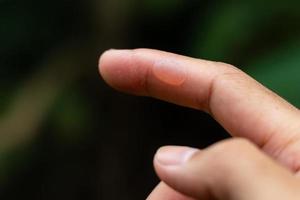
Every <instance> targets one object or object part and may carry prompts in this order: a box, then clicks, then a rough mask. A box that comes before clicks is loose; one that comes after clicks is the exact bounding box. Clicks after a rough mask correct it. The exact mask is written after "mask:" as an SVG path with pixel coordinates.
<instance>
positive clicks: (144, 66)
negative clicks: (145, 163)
mask: <svg viewBox="0 0 300 200" xmlns="http://www.w3.org/2000/svg"><path fill="white" fill-rule="evenodd" d="M99 67H100V73H101V75H102V77H103V78H104V80H105V81H106V82H107V83H108V84H110V85H111V86H112V87H114V88H116V89H118V90H121V91H125V92H130V93H133V94H136V95H146V96H152V97H155V98H158V99H162V100H166V101H169V102H172V103H176V104H179V105H183V106H188V107H192V108H195V109H199V110H203V111H206V112H208V113H209V114H211V115H212V116H213V117H214V118H215V119H216V120H217V121H218V122H219V123H220V124H222V125H223V127H224V128H225V129H226V130H227V131H228V132H229V133H230V134H231V135H232V136H235V137H236V138H233V139H229V140H225V141H221V142H218V143H216V144H214V145H212V146H211V147H208V148H207V149H204V150H198V149H193V148H188V147H163V148H161V149H160V150H158V152H157V154H156V155H155V158H154V166H155V169H156V172H157V174H158V175H159V177H160V179H161V180H162V182H161V183H160V184H159V185H158V186H157V187H156V189H154V191H153V192H152V193H151V194H150V196H149V197H148V200H190V199H221V200H223V199H224V200H225V199H230V200H233V199H237V200H248V199H249V200H250V199H251V200H260V199H261V200H263V199H264V200H266V199H272V200H276V199H300V182H299V180H298V179H297V178H296V177H297V174H298V176H299V175H300V172H299V171H300V139H299V138H300V114H299V110H298V109H297V108H295V107H293V106H292V105H290V104H289V103H288V102H286V101H285V100H283V99H282V98H280V97H279V96H277V95H276V94H274V93H272V92H271V91H270V90H268V89H266V88H265V87H263V86H262V85H261V84H259V83H258V82H256V81H255V80H253V79H252V78H251V77H249V76H248V75H246V74H245V73H243V72H241V71H240V70H239V69H237V68H235V67H233V66H231V65H228V64H225V63H219V62H211V61H205V60H200V59H193V58H189V57H184V56H179V55H175V54H171V53H166V52H161V51H156V50H147V49H138V50H110V51H107V52H105V53H104V54H103V55H102V56H101V59H100V64H99ZM242 138H243V139H242Z"/></svg>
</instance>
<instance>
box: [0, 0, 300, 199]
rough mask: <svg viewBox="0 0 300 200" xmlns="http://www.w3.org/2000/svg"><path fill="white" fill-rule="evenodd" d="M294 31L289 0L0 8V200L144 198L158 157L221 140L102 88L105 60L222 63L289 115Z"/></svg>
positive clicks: (296, 80)
mask: <svg viewBox="0 0 300 200" xmlns="http://www.w3.org/2000/svg"><path fill="white" fill-rule="evenodd" d="M299 25H300V3H299V1H291V0H286V1H284V2H283V1H276V0H275V1H274V0H265V1H261V0H236V1H225V0H223V1H216V0H206V1H201V0H43V1H40V0H27V1H24V0H0V69H1V70H0V199H20V198H22V199H45V200H47V199H49V200H50V199H51V200H52V199H56V200H60V199H61V200H67V199H72V200H76V199H90V200H94V199H95V200H96V199H101V200H102V199H103V200H110V199H111V200H115V199H123V200H127V199H128V200H129V199H130V200H134V199H136V200H138V199H145V198H146V196H147V194H148V193H149V192H150V191H151V189H152V188H153V187H154V186H155V184H156V183H158V179H157V178H156V175H155V174H154V172H153V169H152V157H153V155H154V153H155V151H156V149H157V148H158V147H160V146H162V145H167V144H177V145H189V146H195V147H200V148H203V147H206V146H207V145H210V144H212V143H214V142H216V141H218V140H220V139H223V138H226V137H228V135H227V133H226V132H225V131H224V130H223V129H222V128H221V127H220V126H219V125H218V124H217V123H216V122H215V121H214V120H213V119H212V118H211V117H209V116H208V115H206V114H204V113H202V112H199V111H193V110H191V109H187V108H182V107H179V106H175V105H171V104H168V103H164V102H159V101H157V100H154V99H150V98H145V97H133V96H129V95H126V94H120V93H118V92H116V91H114V90H112V89H111V88H109V87H108V86H106V85H105V83H104V82H103V80H102V79H101V78H100V76H99V75H98V71H97V70H98V69H97V63H98V57H99V55H100V54H101V53H102V52H103V51H104V50H106V49H109V48H136V47H146V48H155V49H161V50H166V51H171V52H174V53H180V54H184V55H188V56H193V57H199V58H205V59H211V60H218V61H223V62H228V63H231V64H234V65H236V66H239V67H240V68H241V69H243V70H244V71H246V72H247V73H249V74H251V75H252V76H253V77H255V78H256V79H258V80H259V81H261V82H262V83H264V84H265V85H266V86H268V87H269V88H271V89H273V90H274V91H276V92H278V93H279V94H280V95H282V96H283V97H285V98H286V99H287V100H289V101H290V102H292V103H293V104H294V105H296V106H300V35H299V34H300V26H299ZM249 95H251V94H249Z"/></svg>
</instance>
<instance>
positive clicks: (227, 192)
mask: <svg viewBox="0 0 300 200" xmlns="http://www.w3.org/2000/svg"><path fill="white" fill-rule="evenodd" d="M154 166H155V169H156V172H157V174H158V175H159V177H160V178H161V180H162V181H163V182H165V183H166V184H167V185H169V186H170V187H172V188H173V189H175V190H176V191H178V192H180V193H182V194H185V195H187V196H190V197H193V198H196V199H220V200H223V199H224V200H225V199H226V200H228V199H230V200H232V199H238V200H248V199H249V200H260V199H299V198H300V192H299V191H300V190H299V189H300V185H299V183H298V179H296V178H295V177H294V175H293V174H292V173H291V172H289V171H288V170H287V169H285V168H283V167H281V166H279V165H277V164H276V163H275V162H274V161H273V160H271V159H270V158H269V157H267V156H266V155H265V154H263V153H262V152H261V151H259V150H258V149H257V148H256V147H255V146H254V145H252V144H251V143H250V142H248V141H247V140H244V139H236V138H235V139H229V140H225V141H222V142H219V143H217V144H215V145H213V146H211V147H209V148H207V149H204V150H198V149H193V148H189V147H175V146H168V147H162V148H161V149H159V150H158V151H157V153H156V155H155V158H154Z"/></svg>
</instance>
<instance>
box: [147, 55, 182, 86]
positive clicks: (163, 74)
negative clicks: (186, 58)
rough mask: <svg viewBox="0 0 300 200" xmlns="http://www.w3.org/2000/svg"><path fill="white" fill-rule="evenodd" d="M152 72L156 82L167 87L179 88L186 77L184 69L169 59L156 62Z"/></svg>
mask: <svg viewBox="0 0 300 200" xmlns="http://www.w3.org/2000/svg"><path fill="white" fill-rule="evenodd" d="M152 70H153V74H154V76H155V77H156V78H157V79H158V80H160V81H162V82H164V83H165V84H168V85H173V86H180V85H182V84H183V83H184V82H185V80H186V77H187V75H186V71H185V68H184V67H183V66H181V65H180V64H179V63H177V62H175V61H173V60H170V59H167V60H163V61H157V62H156V63H155V64H154V66H153V69H152Z"/></svg>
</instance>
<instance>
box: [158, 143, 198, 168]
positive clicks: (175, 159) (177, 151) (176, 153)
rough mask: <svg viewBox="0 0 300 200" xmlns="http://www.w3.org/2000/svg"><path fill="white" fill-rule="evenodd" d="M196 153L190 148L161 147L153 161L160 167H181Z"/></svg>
mask: <svg viewBox="0 0 300 200" xmlns="http://www.w3.org/2000/svg"><path fill="white" fill-rule="evenodd" d="M198 151H199V149H195V148H190V147H176V146H167V147H162V148H160V149H159V150H158V151H157V153H156V155H155V160H156V161H157V162H158V163H159V164H161V165H173V166H174V165H182V164H184V163H186V162H187V161H188V160H189V159H190V158H191V157H192V156H193V155H194V154H195V153H196V152H198Z"/></svg>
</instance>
